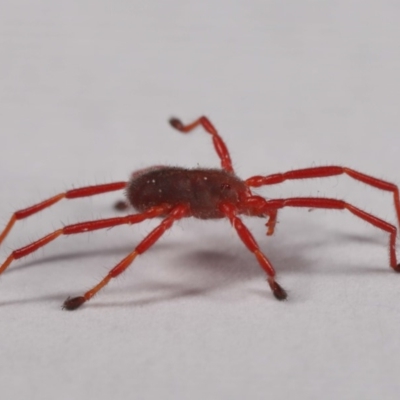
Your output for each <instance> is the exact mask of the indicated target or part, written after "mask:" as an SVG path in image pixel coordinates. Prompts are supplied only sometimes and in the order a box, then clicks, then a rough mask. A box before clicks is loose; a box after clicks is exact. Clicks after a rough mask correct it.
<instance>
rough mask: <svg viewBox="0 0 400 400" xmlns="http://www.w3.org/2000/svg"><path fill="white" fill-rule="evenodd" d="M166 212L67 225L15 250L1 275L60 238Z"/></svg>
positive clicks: (152, 210) (0, 268)
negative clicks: (20, 259)
mask: <svg viewBox="0 0 400 400" xmlns="http://www.w3.org/2000/svg"><path fill="white" fill-rule="evenodd" d="M166 211H167V209H166V208H164V207H153V208H150V209H149V210H147V211H145V212H143V213H141V214H133V215H127V216H125V217H119V218H107V219H99V220H97V221H86V222H80V223H78V224H73V225H66V226H64V228H61V229H58V230H56V231H54V232H52V233H50V234H49V235H47V236H44V237H42V238H41V239H39V240H36V241H35V242H33V243H30V244H28V245H27V246H24V247H21V248H20V249H17V250H14V251H13V252H12V253H11V254H10V255H9V256H8V257H7V259H6V260H5V261H4V262H3V264H2V265H0V274H1V273H3V272H4V271H5V270H6V269H7V268H8V266H9V265H10V264H11V263H12V262H13V261H14V260H18V259H19V258H22V257H25V256H27V255H28V254H31V253H33V252H34V251H36V250H37V249H40V248H41V247H43V246H45V245H46V244H48V243H50V242H52V241H53V240H54V239H56V238H57V237H59V236H62V235H73V234H75V233H84V232H90V231H95V230H97V229H105V228H111V227H113V226H117V225H123V224H137V223H138V222H141V221H144V220H145V219H148V218H155V217H158V216H160V215H162V214H165V212H166Z"/></svg>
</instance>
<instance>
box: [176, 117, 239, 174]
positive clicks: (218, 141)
mask: <svg viewBox="0 0 400 400" xmlns="http://www.w3.org/2000/svg"><path fill="white" fill-rule="evenodd" d="M169 123H170V124H171V126H172V127H173V128H175V129H177V130H178V131H180V132H183V133H188V132H190V131H191V130H193V129H194V128H196V127H197V126H199V125H201V126H202V127H203V128H204V129H205V130H206V132H208V133H209V134H210V135H211V136H212V137H213V143H214V147H215V150H216V151H217V154H218V156H219V158H220V159H221V165H222V168H223V169H224V170H226V171H229V172H233V167H232V161H231V157H230V156H229V151H228V148H227V147H226V145H225V143H224V141H223V140H222V138H221V136H219V134H218V132H217V130H216V129H215V128H214V125H213V124H212V123H211V122H210V121H209V119H208V118H207V117H204V116H203V117H200V118H199V119H197V120H196V121H194V122H192V123H191V124H188V125H183V123H182V122H181V120H179V119H178V118H171V119H170V120H169Z"/></svg>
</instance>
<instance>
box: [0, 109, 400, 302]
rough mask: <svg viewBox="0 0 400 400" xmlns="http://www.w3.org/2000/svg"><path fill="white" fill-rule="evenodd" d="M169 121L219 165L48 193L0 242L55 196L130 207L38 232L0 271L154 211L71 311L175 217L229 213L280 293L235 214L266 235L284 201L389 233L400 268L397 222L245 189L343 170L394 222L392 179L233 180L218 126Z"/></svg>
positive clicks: (158, 169)
mask: <svg viewBox="0 0 400 400" xmlns="http://www.w3.org/2000/svg"><path fill="white" fill-rule="evenodd" d="M169 122H170V124H171V126H172V127H173V128H175V129H177V130H178V131H180V132H182V133H188V132H190V131H192V130H193V129H195V128H196V127H198V126H202V127H203V128H204V130H205V131H206V132H207V133H209V134H210V135H211V137H212V140H213V144H214V148H215V150H216V152H217V154H218V156H219V158H220V161H221V168H220V169H205V168H199V169H186V168H178V167H169V166H155V167H150V168H146V169H143V170H139V171H137V172H134V173H133V174H132V176H131V179H130V180H129V181H128V182H113V183H108V184H102V185H95V186H87V187H82V188H79V189H72V190H68V191H66V192H64V193H60V194H58V195H56V196H54V197H51V198H49V199H47V200H45V201H42V202H41V203H38V204H35V205H33V206H31V207H28V208H26V209H23V210H19V211H16V212H15V213H14V214H13V215H12V217H11V218H10V220H9V222H8V224H7V225H6V227H5V228H4V230H3V231H2V233H1V234H0V243H1V242H2V241H3V240H4V239H5V237H6V236H7V235H8V233H9V232H10V230H11V228H12V227H13V225H14V223H15V222H16V221H17V220H20V219H24V218H26V217H28V216H30V215H32V214H35V213H37V212H39V211H42V210H43V209H45V208H47V207H50V206H51V205H53V204H55V203H57V202H58V201H60V200H62V199H74V198H78V197H88V196H94V195H98V194H102V193H106V192H112V191H117V190H125V193H126V197H127V201H120V202H118V203H117V204H116V205H115V208H116V209H118V210H125V209H127V208H129V207H130V206H132V207H133V208H134V209H135V210H136V213H134V214H128V215H126V216H123V217H115V218H106V219H99V220H94V221H84V222H80V223H77V224H72V225H67V226H64V227H63V228H60V229H58V230H56V231H54V232H52V233H50V234H49V235H47V236H44V237H42V238H41V239H39V240H37V241H35V242H32V243H30V244H28V245H27V246H24V247H21V248H19V249H17V250H14V251H13V252H12V253H11V254H10V255H9V256H8V257H7V259H6V260H5V261H4V262H3V264H2V265H1V266H0V274H1V273H3V272H4V271H5V270H6V269H7V268H8V266H9V265H10V264H11V263H12V262H13V261H14V260H17V259H19V258H22V257H25V256H26V255H28V254H30V253H33V252H34V251H36V250H38V249H39V248H41V247H43V246H45V245H47V244H48V243H50V242H52V241H53V240H55V239H56V238H58V237H59V236H62V235H73V234H78V233H84V232H89V231H95V230H98V229H105V228H110V227H113V226H117V225H123V224H128V225H132V224H137V223H139V222H141V221H144V220H146V219H150V218H161V222H160V224H159V225H158V226H157V227H156V228H154V229H153V230H152V231H151V232H150V233H149V234H148V235H147V236H146V237H145V238H144V239H143V240H142V241H141V242H140V243H139V244H138V245H137V246H136V247H135V248H134V249H133V250H132V252H131V253H129V254H128V255H127V256H126V257H125V258H124V259H122V260H121V261H120V262H119V263H118V264H117V265H116V266H115V267H114V268H112V269H111V270H110V271H109V272H108V274H107V275H106V276H105V277H104V278H103V279H102V280H101V281H100V282H98V283H97V284H96V285H95V286H93V287H92V288H91V289H90V290H88V291H87V292H86V293H84V294H83V295H82V296H78V297H73V298H68V299H67V300H65V302H64V305H63V308H64V309H66V310H75V309H77V308H79V307H80V306H81V305H82V304H83V303H85V302H86V301H88V300H90V299H91V298H92V297H93V296H94V295H95V294H96V293H97V292H99V291H100V290H101V289H102V288H103V287H104V286H106V285H107V284H108V283H109V282H110V281H111V280H112V279H113V278H116V277H117V276H118V275H120V274H121V273H122V272H124V271H125V270H126V269H127V268H128V267H129V266H130V265H131V264H132V262H133V260H134V259H135V258H136V257H137V256H138V255H139V254H142V253H144V252H145V251H146V250H148V249H149V248H150V247H151V246H152V245H153V244H154V243H155V242H156V241H157V240H158V239H159V238H160V237H161V236H162V235H163V233H164V232H165V231H166V230H168V229H169V228H171V226H172V225H173V224H174V222H176V221H178V220H180V219H181V218H188V217H195V218H199V219H217V218H228V219H229V221H230V223H231V224H232V226H233V228H234V229H235V230H236V232H237V234H238V236H239V238H240V239H241V240H242V242H243V243H244V245H245V246H246V247H247V249H248V250H249V251H250V252H251V253H253V255H254V257H255V259H256V260H257V262H258V263H259V265H260V266H261V268H262V269H263V270H264V272H265V273H266V275H267V281H268V283H269V286H270V288H271V290H272V293H273V295H274V296H275V298H277V299H278V300H285V299H286V298H287V293H286V291H285V290H284V289H283V288H282V286H281V285H279V284H278V282H277V281H276V278H275V276H276V273H275V269H274V267H273V266H272V264H271V262H270V261H269V259H268V258H267V257H266V256H265V254H264V253H263V252H262V251H261V250H260V247H259V245H258V243H257V242H256V240H255V239H254V237H253V235H252V234H251V232H250V231H249V229H248V228H247V227H246V225H245V224H244V223H243V221H242V219H241V216H242V215H243V216H254V217H262V218H267V222H266V228H267V232H266V234H267V235H272V234H273V233H274V229H275V225H276V221H277V214H278V210H280V209H282V208H284V207H305V208H324V209H334V210H347V211H350V212H351V213H352V214H354V215H355V216H356V217H358V218H361V219H363V220H364V221H366V222H368V223H370V224H371V225H373V226H375V227H377V228H379V229H381V230H383V231H385V232H387V233H388V234H389V257H390V266H391V267H392V269H393V270H394V271H396V272H400V265H399V264H398V263H397V258H396V237H397V228H396V227H395V226H394V225H392V224H390V223H388V222H386V221H384V220H382V219H380V218H378V217H376V216H375V215H372V214H370V213H367V212H365V211H363V210H360V209H359V208H357V207H355V206H353V205H352V204H350V203H347V202H345V201H343V200H337V199H331V198H321V197H291V198H280V199H268V200H267V199H265V198H263V197H261V196H259V195H256V194H254V193H253V192H252V190H251V189H252V188H257V187H261V186H266V185H275V184H279V183H281V182H284V181H286V180H294V179H311V178H323V177H331V176H336V175H342V174H346V175H348V176H350V177H351V178H353V179H355V180H358V181H361V182H363V183H365V184H367V185H370V186H373V187H375V188H377V189H380V190H385V191H388V192H391V193H392V194H393V198H394V205H395V209H396V214H397V219H398V221H399V222H400V198H399V189H398V187H397V186H396V185H394V184H392V183H389V182H386V181H383V180H381V179H377V178H374V177H372V176H369V175H366V174H363V173H361V172H358V171H355V170H353V169H350V168H346V167H341V166H324V167H313V168H305V169H298V170H293V171H288V172H284V173H276V174H272V175H256V176H252V177H250V178H248V179H246V180H242V179H240V178H239V177H238V176H237V175H236V174H235V173H234V170H233V167H232V161H231V158H230V155H229V152H228V149H227V147H226V145H225V143H224V141H223V140H222V138H221V137H220V136H219V134H218V132H217V130H216V129H215V127H214V126H213V124H212V123H211V122H210V121H209V120H208V118H207V117H204V116H203V117H200V118H199V119H197V120H195V121H194V122H192V123H191V124H188V125H184V124H183V123H182V122H181V121H180V120H179V119H177V118H172V119H170V121H169Z"/></svg>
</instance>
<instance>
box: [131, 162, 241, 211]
mask: <svg viewBox="0 0 400 400" xmlns="http://www.w3.org/2000/svg"><path fill="white" fill-rule="evenodd" d="M246 190H247V188H246V186H245V184H244V182H243V181H241V180H240V179H239V178H238V177H237V176H235V175H234V174H232V173H229V172H226V171H224V170H220V169H184V168H175V167H156V168H153V169H149V170H143V171H139V172H138V173H135V174H133V176H132V179H131V182H130V184H129V185H128V188H127V196H128V199H129V201H130V203H131V204H132V205H133V207H135V208H136V209H137V210H138V211H140V212H142V211H144V210H146V209H148V208H149V207H153V206H158V205H162V204H169V205H171V206H175V205H178V204H186V205H188V206H189V209H190V215H191V216H193V217H196V218H201V219H209V218H222V217H223V216H224V215H223V214H221V212H220V211H219V208H218V207H219V204H220V203H221V202H230V203H232V204H235V205H236V204H239V198H240V197H241V196H242V195H244V193H245V192H246Z"/></svg>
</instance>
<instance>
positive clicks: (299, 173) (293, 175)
mask: <svg viewBox="0 0 400 400" xmlns="http://www.w3.org/2000/svg"><path fill="white" fill-rule="evenodd" d="M342 174H347V175H349V176H350V177H351V178H353V179H356V180H357V181H360V182H363V183H366V184H367V185H370V186H373V187H375V188H377V189H381V190H386V191H388V192H392V193H393V195H394V205H395V207H396V213H397V220H398V222H399V225H400V196H399V188H398V187H397V186H396V185H394V184H393V183H390V182H386V181H384V180H382V179H377V178H374V177H372V176H369V175H365V174H362V173H361V172H358V171H355V170H353V169H350V168H346V167H338V166H328V167H314V168H304V169H297V170H294V171H289V172H285V173H283V174H273V175H268V176H252V177H251V178H249V179H247V180H246V183H247V185H249V186H252V187H259V186H263V185H275V184H276V183H281V182H284V181H286V180H293V179H308V178H324V177H329V176H336V175H342Z"/></svg>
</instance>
